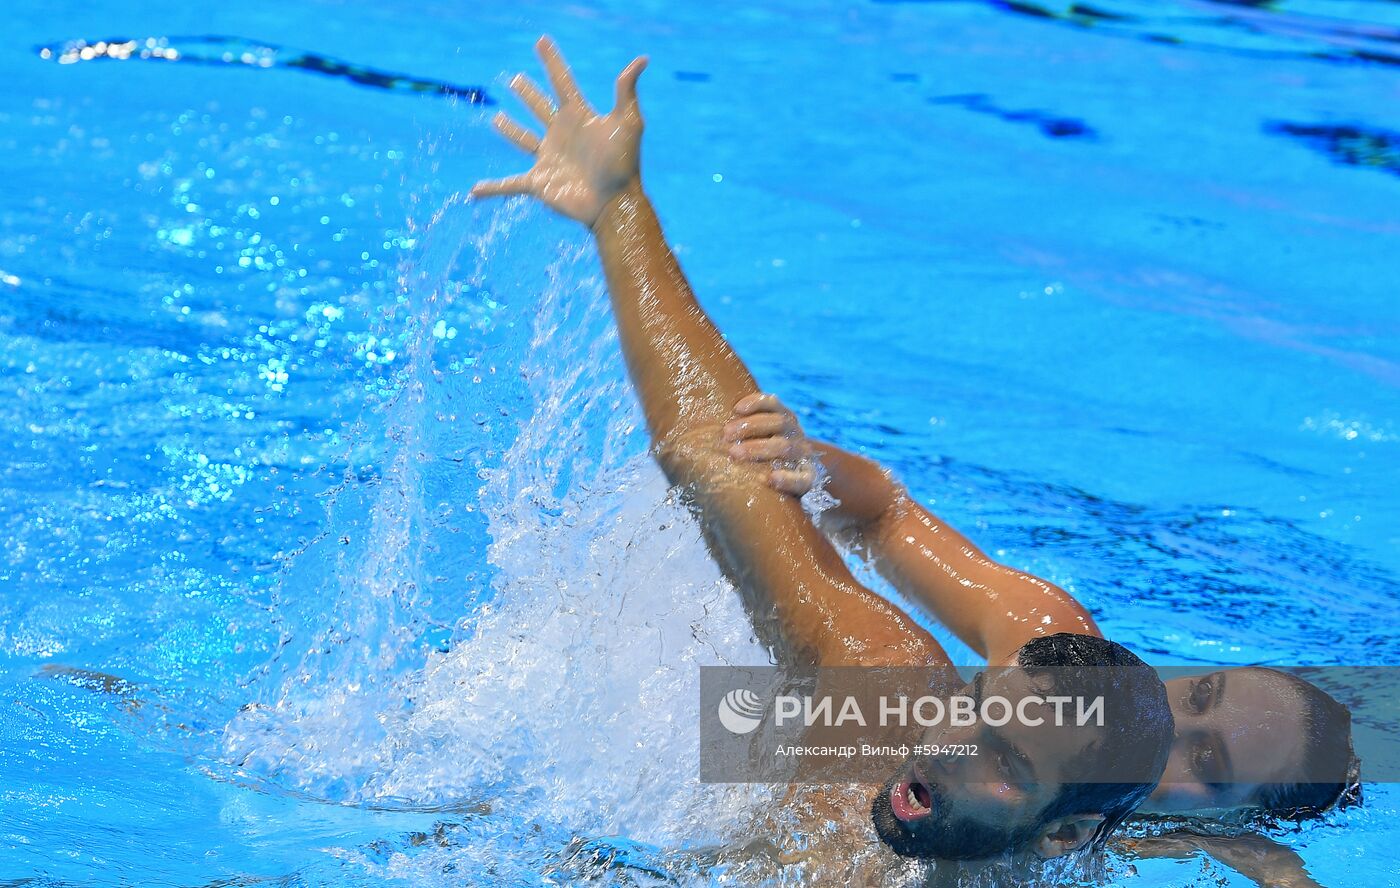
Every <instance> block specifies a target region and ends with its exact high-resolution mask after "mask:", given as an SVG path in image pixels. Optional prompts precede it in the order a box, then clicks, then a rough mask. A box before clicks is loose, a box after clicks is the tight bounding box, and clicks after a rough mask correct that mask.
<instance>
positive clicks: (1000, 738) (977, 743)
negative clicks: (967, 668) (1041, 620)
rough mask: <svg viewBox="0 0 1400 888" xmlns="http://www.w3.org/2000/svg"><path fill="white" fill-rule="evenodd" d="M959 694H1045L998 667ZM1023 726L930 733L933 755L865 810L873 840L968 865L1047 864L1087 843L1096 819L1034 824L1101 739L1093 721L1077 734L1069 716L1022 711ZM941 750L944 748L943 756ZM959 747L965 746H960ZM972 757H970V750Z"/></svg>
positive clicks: (1034, 679)
mask: <svg viewBox="0 0 1400 888" xmlns="http://www.w3.org/2000/svg"><path fill="white" fill-rule="evenodd" d="M960 693H961V694H963V695H966V696H971V697H973V698H974V699H975V700H977V701H978V703H979V707H980V703H981V701H983V700H986V699H988V698H991V697H1002V698H1005V699H1006V700H1009V701H1011V702H1012V703H1013V704H1016V703H1017V702H1018V701H1020V700H1022V698H1025V697H1029V696H1034V697H1042V698H1043V697H1046V696H1051V695H1053V694H1054V691H1053V689H1052V688H1051V687H1049V685H1048V680H1047V679H1046V678H1045V676H1033V675H1031V674H1029V673H1027V672H1025V671H1024V670H1022V669H1021V668H1019V667H1016V666H1008V665H1007V664H1004V663H1003V664H999V665H998V666H997V667H994V668H989V669H988V670H987V672H984V673H982V674H980V675H978V676H977V679H976V680H974V681H973V682H972V683H971V684H969V685H968V686H967V687H966V688H964V689H963V690H962V691H961V692H960ZM1026 714H1027V716H1028V718H1027V722H1032V721H1034V720H1035V719H1036V717H1043V718H1044V720H1045V723H1044V724H1042V725H1038V726H1036V725H1032V724H1028V723H1022V722H1021V721H1020V720H1019V719H1017V718H1012V719H1011V720H1010V721H1009V722H1008V723H1007V724H1005V725H1001V726H996V727H994V726H992V725H991V724H988V723H987V722H986V721H983V720H981V719H979V720H978V721H977V722H976V723H975V724H973V725H971V726H968V727H944V726H939V727H936V728H932V729H930V730H929V731H928V732H927V733H926V734H925V735H924V737H923V740H922V742H923V743H924V744H926V745H928V746H938V747H940V748H941V754H932V753H931V752H926V754H916V755H913V756H911V757H910V758H909V760H908V761H907V762H906V763H905V764H904V766H903V767H901V768H900V769H899V771H897V772H896V773H895V775H894V776H893V777H891V778H890V780H889V781H888V782H887V783H886V784H885V787H884V789H882V790H881V792H880V795H879V797H878V798H877V799H876V801H875V805H874V811H873V816H874V821H875V828H876V832H877V833H879V835H880V839H881V841H883V842H884V843H885V844H887V845H889V846H890V847H891V848H892V849H894V850H895V851H896V852H898V853H899V854H902V855H904V856H906V857H924V858H939V859H945V860H976V859H982V858H989V857H995V856H998V855H1000V854H1002V853H1004V852H1006V851H1022V850H1024V851H1029V852H1032V853H1035V854H1038V855H1039V856H1041V857H1055V856H1059V854H1063V853H1068V852H1070V851H1074V850H1077V849H1078V848H1080V847H1082V846H1083V845H1084V844H1087V843H1088V841H1089V840H1091V839H1092V838H1093V835H1094V832H1095V831H1096V829H1097V826H1098V824H1099V823H1100V822H1102V820H1103V818H1102V816H1098V815H1089V816H1087V817H1082V818H1064V819H1065V820H1071V821H1073V822H1072V823H1062V822H1060V821H1058V820H1057V821H1055V822H1053V823H1043V822H1041V819H1040V814H1041V812H1042V811H1044V810H1045V808H1046V807H1047V805H1049V804H1050V802H1052V801H1053V800H1054V799H1055V798H1056V797H1057V796H1058V794H1059V791H1060V787H1061V784H1063V783H1064V782H1065V781H1066V779H1067V777H1068V767H1069V765H1070V764H1071V763H1072V762H1075V761H1076V760H1077V759H1080V758H1081V757H1082V756H1083V755H1084V754H1085V753H1086V752H1088V750H1089V748H1090V747H1091V745H1093V744H1094V743H1095V741H1096V740H1097V739H1098V737H1099V735H1100V734H1101V732H1102V730H1103V729H1102V728H1099V727H1097V726H1096V725H1094V724H1093V723H1090V724H1089V725H1086V726H1084V727H1078V726H1076V725H1075V723H1074V719H1073V717H1072V716H1073V713H1072V710H1071V712H1070V718H1069V719H1068V720H1067V723H1066V724H1065V725H1064V726H1058V727H1057V726H1056V725H1055V710H1054V709H1053V707H1050V706H1047V705H1035V704H1033V705H1031V706H1029V707H1028V708H1027V709H1026ZM948 747H953V748H952V749H949V748H948ZM964 747H965V748H964ZM974 749H975V754H973V751H974Z"/></svg>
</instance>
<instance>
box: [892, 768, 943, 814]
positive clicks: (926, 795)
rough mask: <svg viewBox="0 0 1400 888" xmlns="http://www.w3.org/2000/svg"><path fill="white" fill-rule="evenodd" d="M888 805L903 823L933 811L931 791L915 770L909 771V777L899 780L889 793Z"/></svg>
mask: <svg viewBox="0 0 1400 888" xmlns="http://www.w3.org/2000/svg"><path fill="white" fill-rule="evenodd" d="M890 807H891V808H893V809H894V816H895V817H898V818H899V819H900V820H901V821H902V822H904V823H912V822H913V821H915V820H922V819H924V818H925V817H927V816H929V815H930V814H932V813H933V791H932V790H930V789H929V787H928V784H927V783H926V782H924V780H923V775H921V774H920V773H919V772H918V771H917V770H913V771H911V772H910V775H909V779H908V780H903V781H900V782H899V783H898V784H896V785H895V787H894V790H893V791H892V792H891V793H890Z"/></svg>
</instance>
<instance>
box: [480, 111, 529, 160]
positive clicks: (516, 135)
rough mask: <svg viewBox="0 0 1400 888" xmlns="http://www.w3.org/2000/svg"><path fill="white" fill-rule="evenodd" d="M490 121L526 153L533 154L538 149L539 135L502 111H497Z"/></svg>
mask: <svg viewBox="0 0 1400 888" xmlns="http://www.w3.org/2000/svg"><path fill="white" fill-rule="evenodd" d="M491 122H492V123H493V124H495V126H496V130H497V131H498V132H499V133H500V134H501V135H503V136H505V137H506V138H507V139H509V140H510V141H511V143H512V144H514V145H515V147H517V148H519V149H520V150H521V151H524V152H525V153H526V154H534V153H535V152H537V151H539V150H540V137H539V136H537V135H535V134H534V133H532V132H530V131H529V130H527V129H526V128H525V127H523V126H521V125H520V124H518V123H516V122H515V121H514V120H511V119H510V118H509V117H508V116H506V113H505V112H504V111H497V112H496V116H495V118H493V119H492V121H491Z"/></svg>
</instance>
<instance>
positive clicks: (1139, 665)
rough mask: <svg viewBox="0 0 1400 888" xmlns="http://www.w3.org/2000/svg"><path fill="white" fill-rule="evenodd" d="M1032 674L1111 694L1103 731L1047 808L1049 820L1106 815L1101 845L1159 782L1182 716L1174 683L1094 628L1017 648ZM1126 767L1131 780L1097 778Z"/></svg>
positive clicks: (1072, 688) (1059, 690)
mask: <svg viewBox="0 0 1400 888" xmlns="http://www.w3.org/2000/svg"><path fill="white" fill-rule="evenodd" d="M1016 663H1017V665H1018V666H1020V667H1021V668H1022V669H1023V670H1025V671H1026V672H1027V673H1029V674H1031V675H1041V676H1049V677H1050V678H1051V679H1052V682H1053V684H1054V692H1055V693H1056V694H1062V695H1069V696H1080V697H1086V698H1091V697H1097V696H1102V697H1103V698H1104V706H1105V710H1104V711H1105V718H1104V728H1103V730H1104V736H1103V739H1102V740H1100V741H1099V742H1097V743H1095V744H1094V745H1093V746H1092V747H1090V748H1089V749H1087V750H1085V751H1084V752H1082V753H1080V755H1079V757H1078V759H1077V760H1076V761H1074V762H1071V763H1070V767H1069V770H1068V773H1070V774H1071V775H1074V774H1078V775H1080V779H1081V780H1084V781H1085V782H1066V783H1064V784H1063V785H1062V786H1061V787H1060V792H1059V794H1058V795H1056V797H1055V798H1054V799H1051V800H1050V802H1049V803H1048V804H1047V805H1046V806H1045V808H1044V809H1042V810H1041V812H1040V814H1039V816H1038V817H1036V822H1037V823H1038V824H1040V825H1042V826H1043V825H1044V824H1046V823H1049V822H1051V821H1053V820H1056V819H1058V818H1060V817H1068V816H1072V815H1075V814H1086V813H1100V814H1102V815H1103V816H1104V820H1103V823H1101V824H1099V828H1098V830H1097V831H1096V832H1095V834H1094V838H1093V841H1092V842H1090V846H1101V845H1102V844H1103V843H1104V841H1106V840H1107V838H1108V836H1109V834H1110V833H1112V832H1113V830H1115V829H1117V828H1118V826H1119V825H1121V824H1122V823H1123V821H1124V820H1126V819H1127V818H1128V816H1129V815H1131V814H1132V813H1133V811H1134V810H1136V809H1137V807H1138V806H1139V805H1141V804H1142V803H1143V802H1144V801H1145V800H1146V799H1147V797H1148V796H1149V795H1151V794H1152V790H1153V789H1155V788H1156V787H1157V781H1158V780H1160V779H1161V777H1162V772H1163V771H1165V770H1166V767H1167V757H1168V756H1169V755H1170V754H1171V746H1172V739H1173V737H1174V736H1175V733H1176V723H1175V721H1174V719H1173V718H1172V711H1171V704H1170V703H1168V701H1167V689H1166V687H1165V686H1164V685H1163V684H1162V679H1161V677H1160V676H1159V675H1158V674H1157V672H1156V670H1154V669H1153V668H1152V667H1150V666H1148V665H1147V664H1146V663H1144V662H1142V660H1140V659H1138V657H1137V656H1136V655H1135V654H1133V652H1132V651H1130V650H1128V649H1127V648H1125V647H1123V646H1122V645H1121V644H1117V643H1115V642H1112V641H1109V640H1107V639H1104V638H1096V637H1094V636H1091V635H1072V634H1069V633H1063V632H1062V633H1059V634H1057V635H1049V636H1046V637H1044V638H1036V639H1033V640H1031V641H1029V642H1027V643H1026V644H1025V645H1023V646H1022V647H1021V649H1020V651H1018V652H1017V655H1016ZM1106 774H1112V775H1121V778H1122V779H1123V781H1124V782H1118V783H1105V782H1090V780H1091V778H1093V777H1094V776H1096V775H1106Z"/></svg>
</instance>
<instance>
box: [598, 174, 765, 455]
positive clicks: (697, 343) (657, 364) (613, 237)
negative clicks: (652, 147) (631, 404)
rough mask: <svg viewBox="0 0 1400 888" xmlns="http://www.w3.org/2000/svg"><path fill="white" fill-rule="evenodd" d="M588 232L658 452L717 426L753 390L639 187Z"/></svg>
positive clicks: (628, 190) (617, 199)
mask: <svg viewBox="0 0 1400 888" xmlns="http://www.w3.org/2000/svg"><path fill="white" fill-rule="evenodd" d="M593 233H594V236H595V237H596V239H597V243H598V254H599V257H600V258H601V259H602V263H603V271H604V274H605V275H606V277H607V281H608V292H609V294H610V295H611V298H612V305H613V313H614V315H615V316H616V322H617V329H618V336H619V339H620V340H621V343H622V352H623V355H624V356H625V358H626V360H627V368H628V371H629V373H630V375H631V377H632V380H633V383H634V384H635V386H636V389H637V394H638V396H639V397H640V399H641V402H642V409H643V411H644V412H645V413H646V418H647V425H648V427H649V428H650V429H651V434H652V438H653V440H654V441H655V442H656V444H657V445H658V448H665V447H666V446H667V445H668V444H670V443H671V442H673V441H675V439H676V438H677V436H680V435H685V434H687V433H689V432H693V431H695V430H698V429H702V428H704V429H709V428H714V429H718V428H719V427H721V426H722V425H723V424H724V421H725V419H726V418H727V417H728V415H729V412H730V410H731V408H732V406H733V404H734V403H735V402H736V401H737V400H739V399H740V398H742V397H743V396H744V395H747V394H750V393H752V392H755V391H757V386H756V385H755V383H754V379H753V376H752V375H751V374H750V373H749V371H748V368H747V367H745V366H744V363H743V362H742V361H741V360H740V359H739V356H738V355H737V354H735V353H734V350H733V349H732V348H731V347H730V346H729V343H727V342H726V341H725V340H724V337H723V336H721V335H720V332H719V330H718V329H716V327H715V325H714V323H713V322H711V321H710V319H709V317H708V316H707V315H706V314H705V312H704V310H703V309H701V308H700V305H699V303H698V302H697V301H696V299H695V295H694V293H693V292H692V291H691V289H690V284H689V282H687V281H686V279H685V275H684V273H683V272H682V271H681V267H680V263H678V262H677V261H676V257H675V254H674V253H673V252H672V250H671V248H670V246H669V245H668V244H667V243H666V239H665V235H664V234H663V233H662V230H661V223H660V221H659V220H658V219H657V217H656V212H655V210H654V209H653V208H652V205H651V202H650V201H649V200H648V199H647V196H646V194H645V193H644V192H643V191H642V187H641V184H640V183H639V182H634V183H633V184H632V185H631V186H629V187H627V188H626V189H624V190H623V191H622V192H620V193H619V194H617V195H616V196H615V197H614V198H613V199H612V200H611V201H609V202H608V204H607V206H606V207H605V209H604V210H603V213H602V214H601V215H600V216H599V218H598V221H597V222H596V223H595V224H594V226H593ZM673 480H674V479H673Z"/></svg>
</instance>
